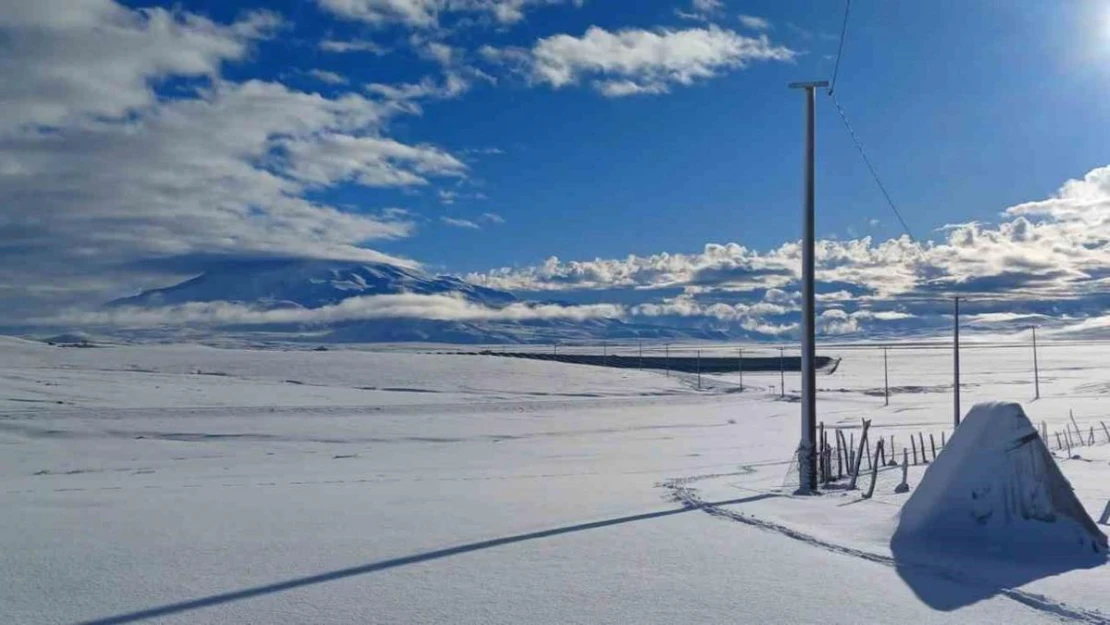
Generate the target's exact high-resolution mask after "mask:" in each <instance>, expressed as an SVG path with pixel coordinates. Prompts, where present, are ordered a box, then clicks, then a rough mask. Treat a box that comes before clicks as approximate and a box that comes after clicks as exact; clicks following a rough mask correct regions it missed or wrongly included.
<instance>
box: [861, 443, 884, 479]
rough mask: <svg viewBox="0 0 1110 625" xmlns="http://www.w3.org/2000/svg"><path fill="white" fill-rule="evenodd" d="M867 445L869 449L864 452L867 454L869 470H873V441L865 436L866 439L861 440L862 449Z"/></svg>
mask: <svg viewBox="0 0 1110 625" xmlns="http://www.w3.org/2000/svg"><path fill="white" fill-rule="evenodd" d="M879 438H882V436H880V437H879ZM865 446H866V447H867V451H866V452H865V453H864V455H865V456H867V470H868V471H870V470H871V441H869V440H868V439H867V437H864V439H863V440H861V441H860V443H859V448H860V451H863V448H864V447H865Z"/></svg>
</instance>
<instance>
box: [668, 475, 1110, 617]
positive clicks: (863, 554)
mask: <svg viewBox="0 0 1110 625" xmlns="http://www.w3.org/2000/svg"><path fill="white" fill-rule="evenodd" d="M750 472H751V468H750V467H742V470H740V471H735V472H732V473H712V474H708V475H694V476H690V477H681V478H673V479H670V480H666V481H664V482H661V483H660V484H659V486H661V487H662V488H665V489H666V490H667V491H668V492H669V499H670V500H671V501H674V502H677V503H679V504H682V505H683V506H685V507H687V508H697V509H700V510H701V511H703V512H705V513H706V514H708V515H710V516H712V517H715V518H719V519H724V520H727V521H735V522H738V523H743V524H745V525H750V526H752V527H756V528H759V529H762V530H765V531H769V532H775V533H777V534H781V535H783V536H786V537H787V538H792V539H794V540H797V541H799V542H803V543H805V544H807V545H810V546H812V547H817V548H819V549H824V550H825V551H829V552H832V553H838V554H841V555H845V556H850V557H853V558H859V559H861V560H867V561H868V562H874V563H876V564H882V565H885V566H889V567H892V568H897V567H898V566H902V567H907V566H911V567H913V568H916V569H919V570H923V571H927V572H929V573H930V574H932V575H936V576H938V577H940V578H942V579H946V580H948V581H952V582H955V583H958V584H974V585H981V582H978V581H976V580H975V579H974V578H972V577H968V576H965V575H960V574H959V573H957V572H955V571H951V570H947V569H943V568H940V567H935V566H929V565H924V564H907V563H905V562H902V563H900V564H899V563H898V562H896V561H895V560H894V558H892V557H890V556H883V555H879V554H876V553H871V552H869V551H863V550H861V549H853V548H852V547H847V546H844V545H838V544H836V543H832V542H828V541H826V540H822V539H820V538H817V537H816V536H811V535H809V534H806V533H805V532H801V531H798V530H796V529H793V528H791V527H787V526H785V525H782V524H780V523H775V522H773V521H767V520H764V519H759V518H757V517H754V516H752V515H750V514H744V513H743V512H739V511H736V510H728V509H726V508H723V507H720V506H716V505H713V504H711V503H709V502H707V501H705V500H703V499H702V498H701V497H700V496H699V495H698V489H697V488H694V487H693V486H691V484H694V483H696V482H700V481H704V480H710V479H717V478H722V477H735V476H740V475H745V474H747V473H750ZM780 496H784V497H785V496H787V495H780ZM998 594H1000V595H1002V596H1005V597H1007V598H1009V599H1012V600H1013V601H1016V602H1018V603H1020V604H1022V605H1025V606H1027V607H1029V608H1032V609H1034V610H1038V611H1040V612H1045V613H1047V614H1051V615H1053V616H1057V617H1060V618H1061V619H1065V620H1068V621H1074V622H1078V623H1089V624H1090V625H1110V617H1107V616H1106V615H1104V614H1103V613H1102V612H1101V611H1099V610H1087V609H1085V608H1080V607H1073V606H1069V605H1068V604H1066V603H1063V602H1061V601H1056V600H1053V599H1051V598H1049V597H1046V596H1045V595H1041V594H1037V593H1031V592H1025V591H1022V590H1015V589H1012V588H1003V589H1000V590H999V591H998Z"/></svg>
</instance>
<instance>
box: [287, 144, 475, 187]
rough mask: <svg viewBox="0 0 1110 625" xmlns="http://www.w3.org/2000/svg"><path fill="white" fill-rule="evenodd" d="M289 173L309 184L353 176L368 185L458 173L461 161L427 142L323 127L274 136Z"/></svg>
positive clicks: (422, 182) (404, 183) (461, 169)
mask: <svg viewBox="0 0 1110 625" xmlns="http://www.w3.org/2000/svg"><path fill="white" fill-rule="evenodd" d="M277 141H278V144H279V145H281V147H282V148H283V151H284V152H285V154H286V155H287V156H286V160H287V162H288V165H289V170H288V172H289V175H290V176H292V177H293V178H294V179H296V180H299V181H301V182H304V183H307V184H311V185H314V186H330V185H333V184H335V183H337V182H346V181H354V182H357V183H358V184H361V185H363V186H367V187H403V186H413V185H426V184H428V180H427V178H426V176H431V175H435V176H456V177H457V176H462V175H463V173H464V172H465V170H466V166H465V165H464V164H463V163H462V162H461V161H459V160H458V159H456V158H455V157H454V156H451V155H450V154H448V153H446V152H444V151H442V150H440V149H438V148H435V147H432V146H411V145H405V144H403V143H399V142H397V141H394V140H392V139H386V138H382V137H356V136H351V135H347V134H342V133H326V134H321V135H319V136H317V137H315V138H314V140H312V141H299V140H294V141H290V142H285V141H283V140H280V139H279V140H277Z"/></svg>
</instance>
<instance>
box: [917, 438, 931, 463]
mask: <svg viewBox="0 0 1110 625" xmlns="http://www.w3.org/2000/svg"><path fill="white" fill-rule="evenodd" d="M917 442H918V443H919V444H920V445H921V464H929V459H928V458H927V457H925V435H924V434H922V433H921V432H918V433H917Z"/></svg>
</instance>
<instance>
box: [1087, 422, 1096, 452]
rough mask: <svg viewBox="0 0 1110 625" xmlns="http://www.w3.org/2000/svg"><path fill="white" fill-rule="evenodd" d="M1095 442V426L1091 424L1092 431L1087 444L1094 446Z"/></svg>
mask: <svg viewBox="0 0 1110 625" xmlns="http://www.w3.org/2000/svg"><path fill="white" fill-rule="evenodd" d="M1094 444H1095V426H1093V425H1092V426H1091V433H1090V435H1088V436H1087V446H1088V447H1093V446H1094Z"/></svg>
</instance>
